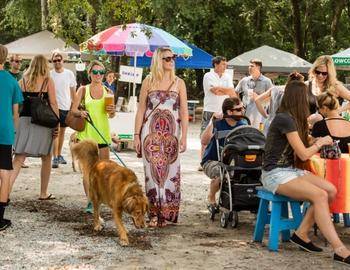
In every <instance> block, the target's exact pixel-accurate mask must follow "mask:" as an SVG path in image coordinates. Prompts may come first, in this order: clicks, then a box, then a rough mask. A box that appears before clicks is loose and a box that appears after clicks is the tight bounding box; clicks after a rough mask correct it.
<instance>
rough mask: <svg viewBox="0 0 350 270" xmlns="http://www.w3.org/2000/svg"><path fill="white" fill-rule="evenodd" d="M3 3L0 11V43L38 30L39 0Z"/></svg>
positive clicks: (39, 23)
mask: <svg viewBox="0 0 350 270" xmlns="http://www.w3.org/2000/svg"><path fill="white" fill-rule="evenodd" d="M3 4H4V6H3V7H2V9H1V11H0V12H1V13H0V15H2V16H0V18H2V20H0V34H1V35H0V43H2V42H3V43H7V42H8V41H10V40H13V39H16V38H19V37H22V36H24V35H26V34H27V33H28V34H32V33H35V32H37V31H40V29H41V15H40V14H41V13H40V0H11V1H4V3H3Z"/></svg>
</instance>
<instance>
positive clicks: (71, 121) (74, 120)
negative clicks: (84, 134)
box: [65, 86, 86, 131]
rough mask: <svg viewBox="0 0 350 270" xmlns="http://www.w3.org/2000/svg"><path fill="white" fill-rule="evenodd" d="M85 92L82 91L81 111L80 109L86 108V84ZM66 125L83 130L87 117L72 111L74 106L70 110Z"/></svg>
mask: <svg viewBox="0 0 350 270" xmlns="http://www.w3.org/2000/svg"><path fill="white" fill-rule="evenodd" d="M82 90H83V92H82V98H81V100H80V105H79V108H78V109H79V111H80V110H85V93H86V88H85V86H84V87H83V89H82ZM65 123H66V125H67V126H69V127H70V128H71V129H74V130H76V131H83V130H84V129H85V124H86V119H85V118H83V117H80V115H79V116H76V115H75V114H74V112H73V111H72V107H71V109H70V110H69V112H68V114H67V117H66V121H65Z"/></svg>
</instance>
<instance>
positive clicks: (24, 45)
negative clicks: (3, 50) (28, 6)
mask: <svg viewBox="0 0 350 270" xmlns="http://www.w3.org/2000/svg"><path fill="white" fill-rule="evenodd" d="M5 46H6V47H7V49H8V51H9V55H11V54H19V55H20V56H21V57H22V58H24V59H32V58H33V57H34V56H35V55H38V54H43V55H45V57H47V58H50V57H51V54H52V52H53V51H59V52H60V53H61V54H62V55H63V57H64V58H65V59H67V58H68V55H69V54H73V55H77V56H78V55H80V52H79V48H78V46H77V48H74V47H72V46H67V44H66V42H65V41H64V40H63V39H61V38H57V37H55V35H54V34H53V33H52V32H50V31H47V30H44V31H41V32H38V33H35V34H32V35H30V36H27V37H24V38H20V39H18V40H16V41H13V42H11V43H8V44H6V45H5Z"/></svg>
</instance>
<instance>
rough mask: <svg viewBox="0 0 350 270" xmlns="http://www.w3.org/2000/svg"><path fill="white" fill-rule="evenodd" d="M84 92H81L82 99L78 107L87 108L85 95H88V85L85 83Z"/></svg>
mask: <svg viewBox="0 0 350 270" xmlns="http://www.w3.org/2000/svg"><path fill="white" fill-rule="evenodd" d="M82 91H83V92H82V93H81V98H80V101H79V106H78V108H79V107H80V108H83V109H84V110H85V95H86V86H85V85H83V88H82Z"/></svg>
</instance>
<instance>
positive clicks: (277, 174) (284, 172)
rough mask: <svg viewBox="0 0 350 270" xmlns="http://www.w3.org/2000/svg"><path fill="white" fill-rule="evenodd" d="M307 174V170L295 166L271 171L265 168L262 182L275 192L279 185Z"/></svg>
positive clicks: (265, 186)
mask: <svg viewBox="0 0 350 270" xmlns="http://www.w3.org/2000/svg"><path fill="white" fill-rule="evenodd" d="M305 174H307V171H304V170H300V169H297V168H293V167H286V168H275V169H272V170H271V171H264V170H263V171H262V174H261V182H262V184H263V185H264V188H266V189H267V190H268V191H270V192H272V193H273V194H275V193H276V190H277V188H278V186H279V185H282V184H285V183H288V182H289V181H291V180H293V179H295V178H298V177H301V176H304V175H305Z"/></svg>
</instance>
